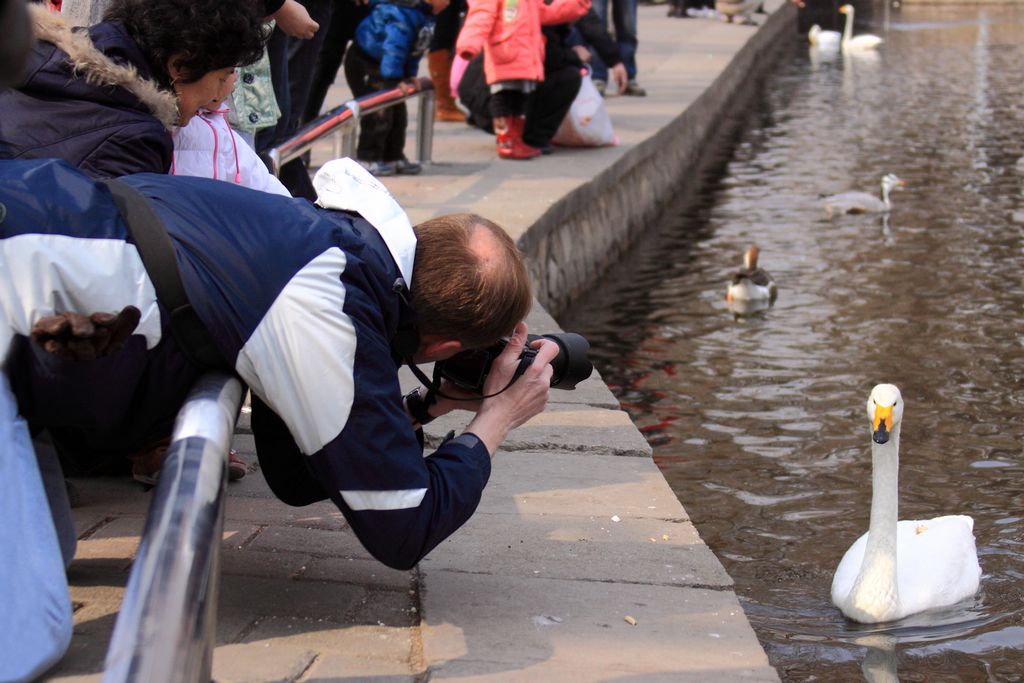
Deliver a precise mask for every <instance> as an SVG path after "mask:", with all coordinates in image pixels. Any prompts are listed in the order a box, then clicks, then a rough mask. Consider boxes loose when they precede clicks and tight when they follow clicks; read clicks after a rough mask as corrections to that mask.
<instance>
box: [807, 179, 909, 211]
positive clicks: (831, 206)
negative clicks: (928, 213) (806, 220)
mask: <svg viewBox="0 0 1024 683" xmlns="http://www.w3.org/2000/svg"><path fill="white" fill-rule="evenodd" d="M905 185H906V183H905V182H903V180H902V179H901V178H900V177H899V176H897V175H895V174H892V173H886V174H885V175H884V176H882V198H881V199H879V198H878V197H876V196H874V195H873V194H868V193H867V192H859V191H858V192H840V193H839V194H834V195H830V196H828V197H825V213H826V214H827V215H828V217H829V218H833V217H834V216H837V215H839V214H843V213H888V212H889V210H890V209H891V208H892V202H891V201H890V200H889V194H890V193H891V192H892V191H893V190H899V189H902V188H903V187H904V186H905Z"/></svg>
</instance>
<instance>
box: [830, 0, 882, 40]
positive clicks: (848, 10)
mask: <svg viewBox="0 0 1024 683" xmlns="http://www.w3.org/2000/svg"><path fill="white" fill-rule="evenodd" d="M839 12H840V13H841V14H845V15H846V24H845V25H844V26H843V38H842V41H841V44H842V47H843V49H844V50H853V51H856V50H874V49H875V48H876V47H878V46H879V45H881V44H882V39H881V38H879V37H878V36H875V35H872V34H870V33H862V34H860V35H859V36H855V35H853V5H843V6H842V7H840V8H839Z"/></svg>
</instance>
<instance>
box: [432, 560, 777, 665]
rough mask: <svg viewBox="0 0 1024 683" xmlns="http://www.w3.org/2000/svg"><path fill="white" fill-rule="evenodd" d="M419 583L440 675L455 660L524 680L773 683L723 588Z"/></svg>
mask: <svg viewBox="0 0 1024 683" xmlns="http://www.w3.org/2000/svg"><path fill="white" fill-rule="evenodd" d="M425 582H426V589H425V591H424V619H425V623H424V627H423V650H424V659H425V661H426V663H427V665H428V666H429V667H430V669H431V670H432V671H434V672H436V673H435V675H438V676H441V677H443V672H444V670H445V669H446V668H448V667H451V666H453V665H458V664H460V663H461V664H462V665H463V669H462V670H463V671H465V672H466V673H468V674H472V675H473V676H479V677H481V679H487V680H489V677H490V676H491V675H495V676H502V675H512V673H511V672H522V674H523V678H522V679H521V680H528V679H527V678H526V676H527V675H528V672H529V671H531V669H532V667H543V666H554V667H556V669H557V670H560V671H571V670H572V669H573V668H574V667H579V670H580V671H581V672H595V671H601V670H607V669H609V668H612V667H614V669H615V670H616V671H622V672H630V673H631V674H632V675H633V676H635V677H637V678H641V677H642V676H646V675H648V674H651V675H658V676H668V675H678V676H683V675H689V676H704V677H705V678H704V680H708V681H713V680H718V676H719V675H723V676H733V675H736V674H740V672H750V673H755V672H756V673H757V677H756V678H755V679H756V680H777V678H776V677H775V675H774V671H773V670H772V669H771V668H770V667H769V666H768V660H767V657H766V656H765V654H764V651H763V650H762V649H761V647H760V646H759V645H758V643H757V639H756V638H755V637H754V634H753V632H752V630H751V628H750V625H749V624H748V623H747V620H746V617H745V616H744V614H743V610H742V609H741V608H740V605H739V602H738V601H737V600H736V596H735V595H734V594H733V593H732V592H731V591H717V590H703V589H695V588H673V587H660V586H646V585H633V584H621V583H588V582H581V581H558V580H549V579H520V578H513V577H508V576H483V575H465V574H454V573H450V572H431V573H429V574H428V575H427V577H426V579H425ZM627 616H629V617H632V618H633V619H635V621H636V625H630V624H629V623H627V622H626V621H625V617H627ZM467 667H469V670H468V671H467ZM538 670H540V669H538ZM455 672H458V669H456V670H455ZM467 677H468V676H467ZM534 680H543V679H542V678H534ZM555 680H557V679H555ZM574 680H607V679H605V678H604V677H600V678H597V677H595V678H590V677H588V676H585V675H584V676H579V677H576V678H574ZM612 680H614V678H613V679H612Z"/></svg>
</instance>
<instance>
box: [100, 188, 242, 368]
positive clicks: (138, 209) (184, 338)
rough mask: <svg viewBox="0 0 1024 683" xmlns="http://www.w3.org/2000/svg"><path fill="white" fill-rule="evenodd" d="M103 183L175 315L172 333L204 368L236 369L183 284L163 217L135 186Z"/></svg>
mask: <svg viewBox="0 0 1024 683" xmlns="http://www.w3.org/2000/svg"><path fill="white" fill-rule="evenodd" d="M103 182H105V183H106V185H107V187H109V188H110V193H111V194H112V195H113V196H114V204H116V205H117V209H118V211H119V212H120V213H121V218H122V219H124V222H125V225H127V226H128V233H129V234H130V235H131V236H132V240H134V241H135V246H136V248H137V249H138V250H139V256H140V257H141V258H142V265H143V266H145V268H146V273H147V274H148V275H149V279H150V280H151V281H152V282H153V288H154V289H155V290H156V298H157V299H158V300H159V301H160V303H162V304H163V305H164V308H166V309H167V311H168V312H169V313H170V316H171V332H172V334H173V335H174V340H175V341H176V342H178V346H179V347H180V348H181V350H182V352H183V353H184V354H185V356H186V357H187V358H188V359H189V360H190V361H192V363H194V364H195V365H197V366H199V367H201V368H203V369H204V370H215V369H216V370H227V371H228V372H233V369H232V368H231V367H230V366H229V365H228V364H227V363H226V362H225V361H224V358H223V357H222V356H221V354H220V352H219V351H218V350H217V347H216V345H214V343H213V340H212V339H211V338H210V333H209V332H207V330H206V326H205V325H203V321H201V320H200V319H199V316H198V315H196V311H195V309H194V308H192V304H190V303H189V301H188V296H187V295H186V294H185V286H184V285H183V284H182V283H181V274H180V273H179V272H178V262H177V260H176V257H175V255H174V245H172V244H171V238H170V237H169V236H168V235H167V230H166V229H165V228H164V224H163V222H162V221H161V220H160V217H159V216H157V215H156V212H155V211H153V207H151V206H150V205H149V202H148V201H146V198H145V197H143V196H142V194H141V193H140V192H139V191H138V190H136V189H135V188H134V187H132V186H131V185H128V184H127V183H123V182H121V181H120V180H116V179H113V178H111V179H107V180H104V181H103Z"/></svg>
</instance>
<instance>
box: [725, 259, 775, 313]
mask: <svg viewBox="0 0 1024 683" xmlns="http://www.w3.org/2000/svg"><path fill="white" fill-rule="evenodd" d="M760 251H761V250H760V249H758V247H757V245H751V246H750V247H749V248H748V249H747V251H746V253H744V254H743V268H742V269H741V270H737V271H736V272H735V273H734V274H733V276H732V280H731V281H730V282H729V288H728V289H727V290H726V292H725V301H726V303H728V304H729V309H730V310H732V311H733V312H734V313H748V312H751V311H752V310H763V309H765V308H767V307H769V306H771V305H773V304H774V303H775V298H776V297H777V296H778V293H779V292H778V288H777V287H776V286H775V281H774V280H773V279H772V276H771V275H769V274H768V271H766V270H765V269H764V268H759V267H758V265H757V257H758V254H760Z"/></svg>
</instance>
